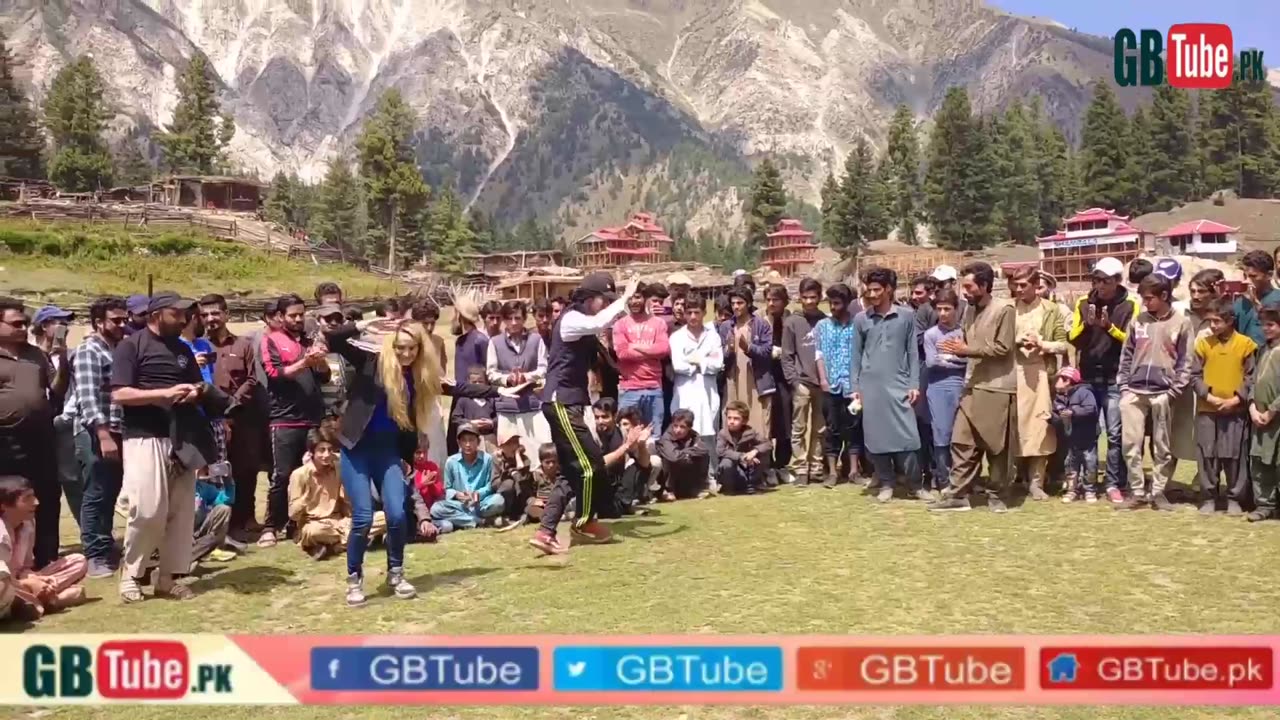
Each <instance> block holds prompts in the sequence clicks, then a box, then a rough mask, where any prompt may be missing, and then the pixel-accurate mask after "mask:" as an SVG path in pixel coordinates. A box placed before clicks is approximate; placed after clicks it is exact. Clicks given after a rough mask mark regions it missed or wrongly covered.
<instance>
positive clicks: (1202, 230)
mask: <svg viewBox="0 0 1280 720" xmlns="http://www.w3.org/2000/svg"><path fill="white" fill-rule="evenodd" d="M1239 233H1240V228H1238V227H1231V226H1230V225H1223V224H1222V223H1220V222H1214V221H1212V220H1189V221H1187V222H1184V223H1178V224H1177V225H1174V226H1173V227H1171V228H1169V229H1168V230H1165V231H1164V232H1162V233H1160V234H1159V235H1157V236H1156V250H1157V252H1159V253H1161V254H1163V255H1200V256H1204V257H1225V256H1227V255H1231V254H1234V253H1235V252H1236V247H1237V245H1238V241H1239V239H1240V238H1239Z"/></svg>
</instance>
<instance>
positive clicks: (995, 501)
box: [987, 495, 1009, 513]
mask: <svg viewBox="0 0 1280 720" xmlns="http://www.w3.org/2000/svg"><path fill="white" fill-rule="evenodd" d="M987 509H988V510H990V511H991V512H993V513H1007V512H1009V506H1008V505H1005V504H1004V501H1003V500H1001V499H1000V498H998V497H996V496H995V495H988V496H987Z"/></svg>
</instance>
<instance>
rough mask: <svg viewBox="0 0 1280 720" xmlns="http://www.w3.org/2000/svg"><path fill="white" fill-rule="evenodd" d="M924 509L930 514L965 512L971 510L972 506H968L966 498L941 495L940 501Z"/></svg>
mask: <svg viewBox="0 0 1280 720" xmlns="http://www.w3.org/2000/svg"><path fill="white" fill-rule="evenodd" d="M925 509H926V510H928V511H930V512H966V511H968V510H972V509H973V506H972V505H970V504H969V501H968V499H966V498H962V497H956V496H954V495H943V497H942V499H941V500H935V501H933V502H931V503H929V505H928V506H927V507H926V508H925Z"/></svg>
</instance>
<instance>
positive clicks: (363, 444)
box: [342, 432, 409, 576]
mask: <svg viewBox="0 0 1280 720" xmlns="http://www.w3.org/2000/svg"><path fill="white" fill-rule="evenodd" d="M373 483H378V495H379V496H380V497H381V499H382V512H383V513H384V514H385V515H386V516H387V569H389V570H391V569H395V568H403V567H404V543H405V537H406V535H405V530H406V528H405V516H404V503H405V493H406V492H407V491H408V487H409V485H408V481H407V480H406V479H405V476H404V470H403V469H401V467H400V435H399V433H395V432H373V433H368V434H366V435H365V436H364V437H362V438H360V442H358V443H356V446H355V447H353V448H351V449H350V450H347V449H345V448H344V449H343V450H342V488H343V489H344V490H346V493H347V499H348V500H350V501H351V535H350V537H348V538H347V574H349V575H350V574H355V575H360V576H363V575H364V552H365V550H366V549H368V547H369V527H370V526H371V525H372V524H373Z"/></svg>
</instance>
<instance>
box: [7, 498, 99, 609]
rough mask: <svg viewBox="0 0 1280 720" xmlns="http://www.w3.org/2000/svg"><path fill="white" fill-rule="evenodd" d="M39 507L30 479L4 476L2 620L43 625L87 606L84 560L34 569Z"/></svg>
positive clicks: (63, 560) (74, 558)
mask: <svg viewBox="0 0 1280 720" xmlns="http://www.w3.org/2000/svg"><path fill="white" fill-rule="evenodd" d="M39 504H40V501H39V500H37V499H36V493H35V490H33V489H31V485H30V484H28V483H27V480H26V478H21V477H18V476H16V475H5V476H0V618H6V617H10V616H12V617H14V618H16V619H19V620H27V621H33V620H38V619H40V617H42V616H43V615H44V614H45V613H48V612H56V611H58V610H62V609H64V608H68V607H70V606H72V605H75V604H77V603H79V602H81V601H83V600H84V585H82V584H81V583H82V582H83V581H84V576H85V573H87V572H88V570H89V563H88V561H87V560H85V557H84V555H80V554H75V555H67V556H66V557H61V558H58V559H57V560H54V561H53V562H51V563H49V564H48V565H46V566H44V567H43V568H41V569H40V570H36V569H34V567H33V561H34V556H33V551H34V549H35V542H36V521H35V517H36V507H37V506H38V505H39Z"/></svg>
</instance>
